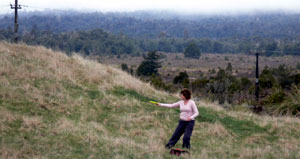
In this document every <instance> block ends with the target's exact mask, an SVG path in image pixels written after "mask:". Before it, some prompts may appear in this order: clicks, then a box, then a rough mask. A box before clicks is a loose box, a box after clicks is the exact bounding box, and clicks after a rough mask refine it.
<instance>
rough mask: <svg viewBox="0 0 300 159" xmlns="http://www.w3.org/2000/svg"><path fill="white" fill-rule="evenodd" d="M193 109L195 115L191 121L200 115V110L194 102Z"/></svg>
mask: <svg viewBox="0 0 300 159" xmlns="http://www.w3.org/2000/svg"><path fill="white" fill-rule="evenodd" d="M192 109H193V112H194V114H193V115H192V116H191V119H192V120H194V119H195V118H196V117H197V116H198V115H199V112H198V108H197V106H196V103H195V102H194V101H193V102H192Z"/></svg>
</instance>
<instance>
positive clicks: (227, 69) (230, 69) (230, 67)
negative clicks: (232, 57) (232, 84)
mask: <svg viewBox="0 0 300 159" xmlns="http://www.w3.org/2000/svg"><path fill="white" fill-rule="evenodd" d="M226 72H227V73H230V74H231V73H232V65H231V63H230V62H229V63H228V64H227V67H226Z"/></svg>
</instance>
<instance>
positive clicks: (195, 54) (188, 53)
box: [184, 43, 201, 58]
mask: <svg viewBox="0 0 300 159" xmlns="http://www.w3.org/2000/svg"><path fill="white" fill-rule="evenodd" d="M184 56H185V57H188V58H199V57H200V56H201V51H200V48H199V47H198V46H197V45H196V44H195V43H190V44H189V45H188V46H187V48H186V49H185V51H184Z"/></svg>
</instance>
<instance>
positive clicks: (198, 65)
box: [96, 53, 300, 81]
mask: <svg viewBox="0 0 300 159" xmlns="http://www.w3.org/2000/svg"><path fill="white" fill-rule="evenodd" d="M162 54H163V55H165V56H166V58H164V59H162V60H161V61H162V68H161V69H160V71H159V73H160V74H161V75H162V76H163V77H165V78H166V80H167V81H171V79H173V78H174V77H175V76H176V75H178V74H179V72H183V71H187V72H188V74H189V76H190V78H191V80H193V79H196V78H199V77H200V75H201V72H202V73H204V74H205V73H206V74H207V73H208V71H209V70H212V69H215V71H218V68H223V69H225V68H226V67H227V65H228V63H231V64H232V68H233V74H234V75H236V76H240V77H248V78H252V79H253V78H255V65H256V63H255V62H256V58H255V56H254V55H245V54H202V55H201V57H200V58H199V59H188V58H184V55H183V54H182V53H162ZM96 59H98V61H100V62H101V63H104V64H109V65H118V66H120V65H121V64H122V63H126V64H127V65H128V66H132V67H133V68H134V69H136V68H137V67H138V65H139V64H140V63H141V62H142V61H143V57H132V56H130V55H123V56H120V57H119V58H117V56H102V57H96ZM298 63H299V64H300V56H274V57H266V56H260V58H259V67H260V71H262V70H263V68H264V67H266V66H268V67H278V66H279V65H281V64H285V65H287V66H289V67H291V68H293V69H295V68H296V65H297V64H298Z"/></svg>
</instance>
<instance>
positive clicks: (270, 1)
mask: <svg viewBox="0 0 300 159" xmlns="http://www.w3.org/2000/svg"><path fill="white" fill-rule="evenodd" d="M10 3H14V0H1V1H0V14H3V13H10V12H12V10H11V9H9V6H8V5H9V4H10ZM19 3H20V4H23V5H28V6H29V7H28V8H24V9H23V10H26V11H31V10H42V9H77V10H99V11H135V10H173V11H180V12H188V13H189V12H196V13H220V12H240V11H242V12H248V11H253V10H285V11H294V12H295V11H297V12H300V0H19ZM4 5H7V6H6V7H5V6H4Z"/></svg>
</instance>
